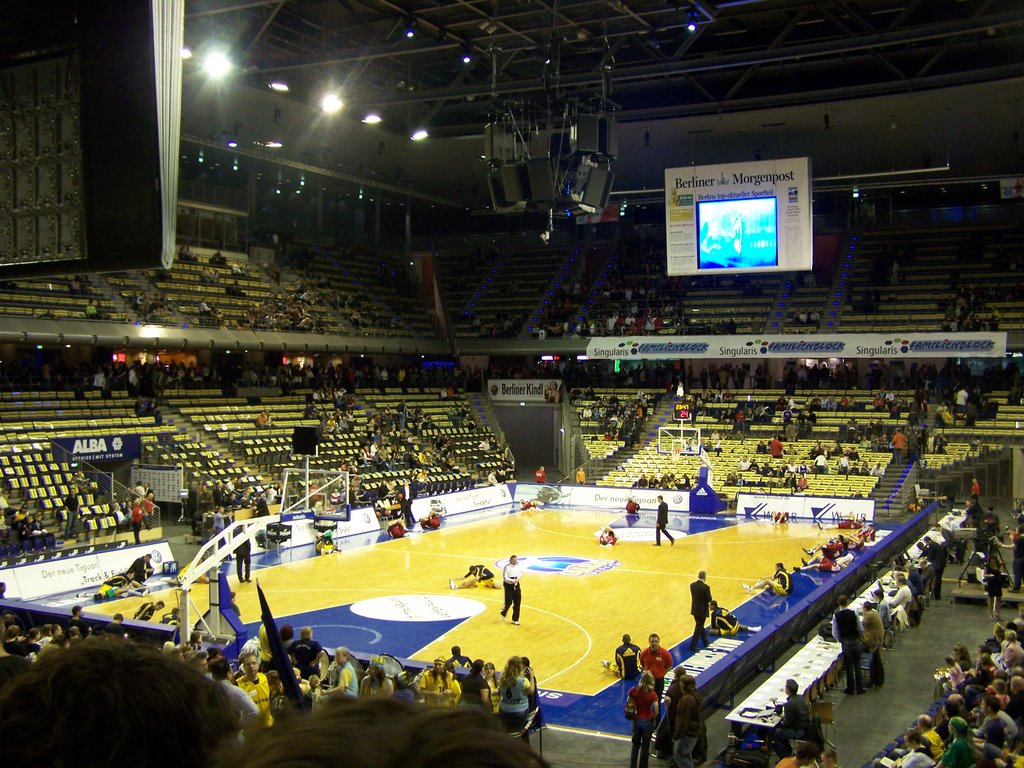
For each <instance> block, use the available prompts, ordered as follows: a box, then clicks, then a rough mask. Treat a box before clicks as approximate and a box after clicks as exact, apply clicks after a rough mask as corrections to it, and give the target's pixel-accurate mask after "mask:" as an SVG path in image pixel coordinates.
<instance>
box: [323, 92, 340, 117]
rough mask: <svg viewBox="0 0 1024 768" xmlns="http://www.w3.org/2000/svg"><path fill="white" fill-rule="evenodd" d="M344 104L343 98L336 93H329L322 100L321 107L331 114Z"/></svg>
mask: <svg viewBox="0 0 1024 768" xmlns="http://www.w3.org/2000/svg"><path fill="white" fill-rule="evenodd" d="M342 104H343V102H342V100H341V99H340V98H339V97H338V94H336V93H328V94H326V95H325V96H324V97H323V98H322V99H321V100H320V108H321V109H322V110H323V111H324V112H326V113H327V114H329V115H330V114H334V113H335V112H337V111H338V110H339V109H341V107H342Z"/></svg>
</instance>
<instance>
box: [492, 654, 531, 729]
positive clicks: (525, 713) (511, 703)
mask: <svg viewBox="0 0 1024 768" xmlns="http://www.w3.org/2000/svg"><path fill="white" fill-rule="evenodd" d="M533 690H534V689H533V684H532V683H530V680H529V678H527V677H526V676H525V675H524V674H523V660H522V659H521V658H519V657H518V656H509V657H508V661H507V662H506V663H505V669H504V671H502V673H501V677H500V678H499V680H498V693H499V696H500V698H499V702H498V719H499V720H501V724H502V725H503V726H504V727H505V730H506V731H508V732H509V733H516V732H517V731H521V730H522V729H523V728H525V727H526V724H527V722H528V721H529V719H530V709H529V707H530V694H531V693H533ZM523 738H524V740H526V741H529V739H528V738H527V736H526V734H523Z"/></svg>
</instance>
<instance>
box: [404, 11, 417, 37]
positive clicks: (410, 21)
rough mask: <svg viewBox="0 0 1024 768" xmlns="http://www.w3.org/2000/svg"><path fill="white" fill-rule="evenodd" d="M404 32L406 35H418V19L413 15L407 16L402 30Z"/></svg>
mask: <svg viewBox="0 0 1024 768" xmlns="http://www.w3.org/2000/svg"><path fill="white" fill-rule="evenodd" d="M402 34H403V35H405V36H406V37H415V36H416V19H415V18H414V17H413V16H411V15H410V16H406V17H405V29H404V30H402Z"/></svg>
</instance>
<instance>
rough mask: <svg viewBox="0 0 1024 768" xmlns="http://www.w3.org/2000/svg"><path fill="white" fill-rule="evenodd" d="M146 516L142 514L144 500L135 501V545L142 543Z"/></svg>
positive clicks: (133, 530) (133, 517)
mask: <svg viewBox="0 0 1024 768" xmlns="http://www.w3.org/2000/svg"><path fill="white" fill-rule="evenodd" d="M143 520H145V515H144V514H143V512H142V499H138V498H137V499H135V501H133V502H132V533H133V534H134V535H135V543H136V544H141V543H142V522H143Z"/></svg>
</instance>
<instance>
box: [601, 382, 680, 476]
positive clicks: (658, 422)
mask: <svg viewBox="0 0 1024 768" xmlns="http://www.w3.org/2000/svg"><path fill="white" fill-rule="evenodd" d="M675 402H676V398H675V397H667V398H664V399H662V400H660V401H659V402H658V405H656V406H655V407H654V408H652V409H651V411H650V413H648V414H647V418H646V419H645V420H644V425H643V427H641V429H640V440H639V442H638V443H637V445H634V446H633V447H632V448H626V447H622V448H618V449H616V450H615V452H614V453H612V454H611V455H610V456H608V457H607V458H604V459H600V460H598V461H596V462H594V465H593V469H592V470H591V471H590V475H591V477H592V478H593V481H594V482H596V481H597V480H598V479H603V478H604V477H605V476H606V475H608V473H609V472H618V471H622V470H624V469H625V467H626V464H628V463H629V460H630V459H632V458H633V457H634V456H636V455H637V454H638V453H640V451H641V450H642V449H643V448H644V447H645V446H646V445H648V444H649V443H651V442H652V441H653V442H654V444H655V445H657V443H658V428H659V427H670V426H673V425H675V424H676V421H675V419H674V418H673V416H674V415H675V413H674V410H673V406H674V404H675Z"/></svg>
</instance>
